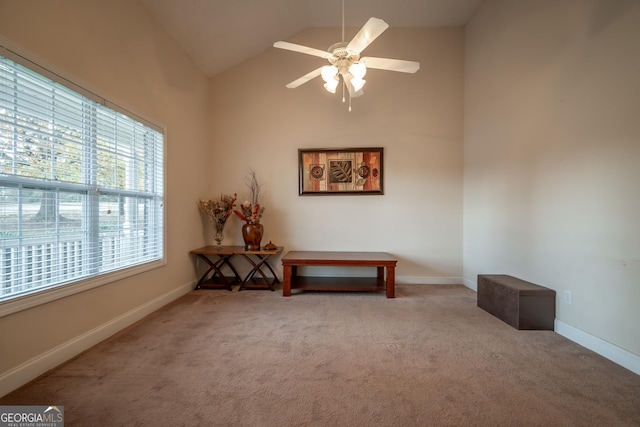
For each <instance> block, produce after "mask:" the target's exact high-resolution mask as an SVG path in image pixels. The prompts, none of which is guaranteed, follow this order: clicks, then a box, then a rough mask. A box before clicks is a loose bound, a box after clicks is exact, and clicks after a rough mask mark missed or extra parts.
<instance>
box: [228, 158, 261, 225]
mask: <svg viewBox="0 0 640 427" xmlns="http://www.w3.org/2000/svg"><path fill="white" fill-rule="evenodd" d="M244 182H245V184H246V185H247V187H248V188H249V191H250V192H251V200H245V201H244V202H242V204H241V205H240V210H235V211H233V212H234V213H235V214H236V215H237V216H238V218H240V219H241V220H243V221H245V222H246V223H247V224H259V223H260V218H262V214H263V213H264V206H262V204H261V203H260V196H261V194H260V193H261V191H262V184H260V183H259V182H258V178H257V177H256V173H255V171H253V170H250V171H249V173H248V174H247V176H246V177H245V180H244Z"/></svg>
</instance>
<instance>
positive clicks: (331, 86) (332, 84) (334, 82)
mask: <svg viewBox="0 0 640 427" xmlns="http://www.w3.org/2000/svg"><path fill="white" fill-rule="evenodd" d="M338 83H339V80H338V79H337V78H335V77H334V78H333V79H331V80H329V81H328V82H326V83H325V84H324V88H325V89H326V90H327V92H331V93H336V88H337V87H338Z"/></svg>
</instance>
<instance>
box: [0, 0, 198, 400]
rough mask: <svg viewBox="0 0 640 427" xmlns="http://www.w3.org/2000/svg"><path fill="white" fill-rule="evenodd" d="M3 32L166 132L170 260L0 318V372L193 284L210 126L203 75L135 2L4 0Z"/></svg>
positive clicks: (1, 34)
mask: <svg viewBox="0 0 640 427" xmlns="http://www.w3.org/2000/svg"><path fill="white" fill-rule="evenodd" d="M0 37H2V38H3V39H5V40H8V41H10V42H12V43H14V44H16V45H19V46H20V47H22V48H23V49H25V50H26V51H29V52H31V53H32V54H35V55H37V56H38V57H39V58H41V59H42V60H44V61H46V62H47V63H48V64H50V65H51V66H53V67H55V68H57V69H59V70H61V71H62V72H64V73H65V74H68V75H69V76H71V77H73V78H74V79H76V80H79V81H82V82H85V83H86V84H87V85H89V87H90V88H91V89H94V90H95V91H96V92H98V93H99V94H101V95H103V96H104V97H106V98H108V99H110V100H112V101H114V102H116V103H119V104H120V105H123V106H125V107H128V108H129V109H130V110H132V111H134V112H136V113H138V114H140V115H142V116H145V117H147V118H149V119H150V120H152V121H154V122H156V123H157V124H159V125H163V126H166V129H167V136H166V165H167V168H166V182H167V184H166V196H167V198H166V211H165V212H166V221H167V233H166V240H167V245H166V247H167V252H166V259H167V264H166V266H165V267H162V268H159V269H156V270H153V271H149V272H147V273H143V274H140V275H137V276H134V277H130V278H128V279H126V280H121V281H117V282H114V283H111V284H109V285H105V286H102V287H99V288H96V289H93V290H90V291H87V292H83V293H81V294H76V295H74V296H71V297H67V298H64V299H61V300H57V301H54V302H51V303H48V304H45V305H41V306H38V307H35V308H32V309H29V310H26V311H23V312H20V313H16V314H13V315H9V316H6V317H2V318H0V337H1V338H0V341H1V342H2V343H1V345H0V377H2V375H3V373H4V374H6V373H7V372H8V371H9V370H11V369H14V368H16V367H17V366H18V365H20V364H23V363H27V362H29V361H30V360H32V359H33V358H35V357H37V356H41V355H44V354H46V352H49V351H53V350H56V349H58V348H59V347H58V346H61V345H64V344H66V343H69V342H73V341H76V340H78V339H80V338H81V337H82V336H83V334H87V333H89V332H91V331H92V330H93V329H94V328H99V327H101V326H102V325H104V324H106V323H108V322H114V321H116V320H118V319H120V318H121V317H122V316H125V315H126V314H127V313H129V312H130V311H132V310H135V309H136V308H137V307H139V306H142V305H145V304H148V303H149V302H150V301H152V300H154V299H157V298H160V297H162V296H163V295H166V294H167V293H171V292H172V291H175V290H176V289H178V288H180V287H184V285H186V284H189V283H191V282H192V280H193V279H194V273H193V266H192V264H191V260H190V259H189V257H188V255H187V253H188V251H189V249H192V248H194V247H197V246H199V245H201V244H202V231H201V224H200V217H199V215H198V212H197V210H196V209H194V207H195V200H197V198H198V197H201V196H203V195H204V194H206V187H207V185H208V181H207V178H206V170H207V168H206V166H207V164H208V162H207V161H206V157H207V153H208V150H209V147H208V144H207V142H208V140H209V134H208V133H209V128H208V116H207V111H208V79H207V78H206V77H205V76H204V75H203V74H202V73H201V72H200V71H198V70H197V68H196V67H195V66H194V64H193V63H192V62H191V61H190V59H189V58H188V57H187V56H186V55H185V54H184V53H183V52H182V51H181V50H180V49H179V48H178V47H177V45H176V44H175V42H174V41H173V40H172V39H171V38H169V37H168V36H167V34H166V33H165V32H163V31H162V30H161V29H160V27H159V26H158V25H157V24H156V23H155V22H154V21H153V20H152V18H151V16H150V15H149V14H148V13H147V12H146V10H145V9H144V8H143V7H142V6H141V5H140V4H139V3H138V2H136V1H129V0H110V1H92V0H90V1H86V0H76V1H72V0H65V1H63V0H57V1H55V2H50V1H41V2H37V6H36V2H20V1H12V0H0ZM0 394H1V393H0Z"/></svg>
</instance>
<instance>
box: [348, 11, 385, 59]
mask: <svg viewBox="0 0 640 427" xmlns="http://www.w3.org/2000/svg"><path fill="white" fill-rule="evenodd" d="M387 28H389V24H387V23H386V22H384V21H383V20H382V19H378V18H369V20H368V21H367V23H366V24H364V26H363V27H362V28H360V31H358V34H356V35H355V37H354V38H353V39H352V40H351V41H350V42H349V44H348V45H347V51H348V52H351V53H358V54H359V53H360V52H362V51H363V50H365V49H366V47H367V46H369V45H370V44H371V42H373V41H374V40H375V39H376V38H378V36H379V35H380V34H382V33H383V32H384V30H386V29H387Z"/></svg>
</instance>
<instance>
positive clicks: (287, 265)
mask: <svg viewBox="0 0 640 427" xmlns="http://www.w3.org/2000/svg"><path fill="white" fill-rule="evenodd" d="M397 262H398V260H396V259H395V258H393V257H392V256H391V255H389V254H388V253H386V252H321V251H292V252H289V253H287V254H286V255H285V256H284V257H282V267H283V275H284V278H283V280H282V296H285V297H288V296H291V290H292V289H299V290H305V291H350V292H353V291H383V292H385V291H386V293H387V298H394V297H395V271H396V263H397ZM302 266H324V267H376V269H377V270H376V271H377V275H376V276H374V277H305V276H298V267H302ZM385 269H386V277H385Z"/></svg>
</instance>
